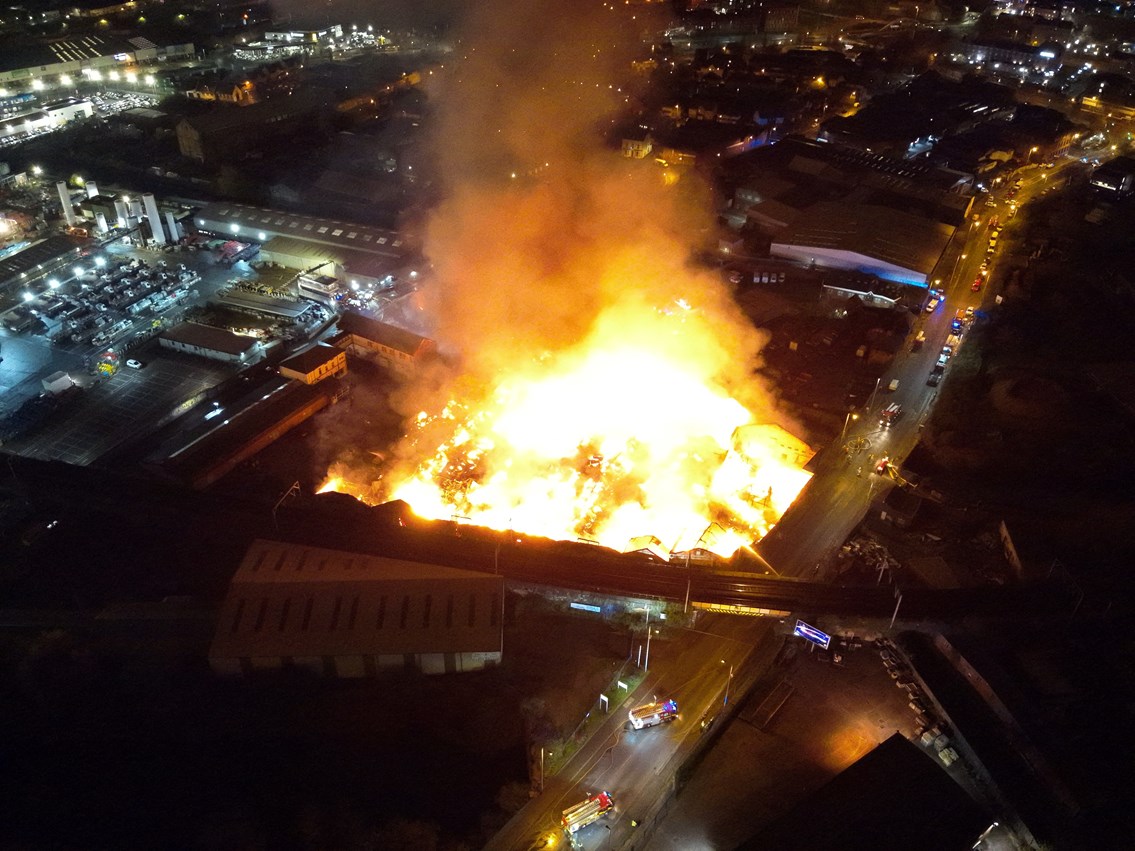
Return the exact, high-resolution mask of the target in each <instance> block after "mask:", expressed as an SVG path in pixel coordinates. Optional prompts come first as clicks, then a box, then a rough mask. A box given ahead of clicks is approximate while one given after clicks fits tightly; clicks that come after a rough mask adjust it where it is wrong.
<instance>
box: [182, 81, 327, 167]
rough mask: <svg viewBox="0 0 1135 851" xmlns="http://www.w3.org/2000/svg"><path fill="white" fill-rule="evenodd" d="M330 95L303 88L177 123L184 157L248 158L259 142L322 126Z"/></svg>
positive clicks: (213, 158)
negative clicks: (245, 156) (281, 95)
mask: <svg viewBox="0 0 1135 851" xmlns="http://www.w3.org/2000/svg"><path fill="white" fill-rule="evenodd" d="M329 102H330V101H329V94H328V93H327V92H325V91H322V90H319V89H301V90H300V91H298V92H296V93H295V94H293V95H291V96H289V97H277V98H272V99H271V100H265V101H262V102H260V103H253V104H251V105H249V106H242V107H239V108H238V107H235V106H218V107H216V108H214V109H212V110H210V111H209V112H206V113H203V114H201V115H193V116H189V117H187V118H183V119H181V121H179V122H178V123H177V147H178V150H179V151H180V152H181V155H182V156H183V157H188V158H189V159H192V160H197V161H198V162H213V161H215V160H218V159H224V158H227V157H233V156H244V155H246V154H247V153H248V152H249V151H251V150H255V149H256V148H257V145H258V143H260V142H265V141H269V138H268V137H269V136H270V137H271V141H279V140H280V139H283V138H287V137H290V136H294V135H295V134H297V133H299V132H300V131H301V130H304V129H306V128H308V127H309V126H311V125H312V124H313V123H319V122H320V121H321V120H322V117H323V116H324V115H325V114H326V113H327V112H328V111H329V109H330V106H329Z"/></svg>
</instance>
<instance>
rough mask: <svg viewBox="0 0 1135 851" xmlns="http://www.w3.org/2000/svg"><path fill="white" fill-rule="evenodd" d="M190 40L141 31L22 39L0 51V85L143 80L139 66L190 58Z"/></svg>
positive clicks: (20, 87)
mask: <svg viewBox="0 0 1135 851" xmlns="http://www.w3.org/2000/svg"><path fill="white" fill-rule="evenodd" d="M193 56H194V50H193V45H192V44H191V43H188V42H186V43H169V44H156V43H155V42H153V41H151V40H150V39H148V38H145V37H143V36H136V37H133V38H117V37H113V36H104V35H96V34H95V33H84V34H83V35H77V36H73V37H70V38H52V39H46V38H45V39H43V40H37V39H23V40H21V41H20V42H19V43H17V44H12V45H6V46H5V49H4V51H3V52H2V54H0V89H7V90H9V91H19V92H26V91H40V90H42V89H43V88H44V87H45V86H55V85H61V86H72V85H73V83H74V82H75V81H77V80H87V81H93V82H98V81H100V80H104V79H107V80H111V81H116V80H122V81H125V82H127V83H131V82H138V78H139V77H141V78H142V79H141V81H142V82H143V83H147V80H146V76H145V74H143V73H141V72H140V71H139V66H144V65H147V64H150V63H157V62H170V61H178V60H187V59H192V58H193Z"/></svg>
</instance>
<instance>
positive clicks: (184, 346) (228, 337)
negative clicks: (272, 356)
mask: <svg viewBox="0 0 1135 851" xmlns="http://www.w3.org/2000/svg"><path fill="white" fill-rule="evenodd" d="M158 340H159V342H160V343H161V345H162V346H163V347H164V348H167V349H173V350H174V351H178V352H186V353H188V354H191V355H199V356H200V357H204V358H210V359H212V360H221V361H227V362H229V363H252V362H254V361H256V359H257V358H259V357H260V351H261V345H260V341H259V340H257V339H255V338H254V337H242V336H241V335H239V334H234V333H233V332H232V331H226V330H224V329H223V328H213V327H212V326H210V325H200V324H198V323H196V322H183V323H182V324H181V325H176V326H174V327H173V328H170V329H169V330H168V331H166V332H164V333H163V334H162V335H161V337H159V338H158Z"/></svg>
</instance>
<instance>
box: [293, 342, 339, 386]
mask: <svg viewBox="0 0 1135 851" xmlns="http://www.w3.org/2000/svg"><path fill="white" fill-rule="evenodd" d="M346 374H347V353H346V352H344V351H342V350H341V349H337V348H335V347H334V346H329V345H327V344H326V343H320V344H319V345H317V346H313V347H312V348H310V349H307V350H306V351H302V352H300V353H299V354H298V355H292V357H290V358H288V359H287V360H285V361H281V362H280V375H282V376H284V378H294V379H296V380H297V381H302V382H303V383H304V384H315V383H316V382H317V381H322V380H323V379H325V378H330V377H332V376H340V375H346Z"/></svg>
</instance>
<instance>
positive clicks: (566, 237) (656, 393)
mask: <svg viewBox="0 0 1135 851" xmlns="http://www.w3.org/2000/svg"><path fill="white" fill-rule="evenodd" d="M637 27H638V22H636V21H634V20H633V18H632V13H631V12H628V11H627V10H626V8H625V7H622V6H619V7H608V6H606V5H602V4H598V3H595V4H591V5H588V4H586V3H583V4H579V3H563V2H560V3H556V2H552V0H543V2H531V0H523V2H487V3H483V4H480V5H478V6H476V8H475V9H473V10H471V12H470V16H469V18H468V20H467V21H466V22H465V24H464V25H463V26H462V27H461V28H460V31H459V32H460V35H459V37H457V38H455V42H454V43H455V46H456V48H455V53H454V55H453V57H452V61H447V62H446V63H445V68H443V69H440V73H439V74H435V75H433V76H431V78H430V81H431V82H430V87H429V94H430V98H431V104H432V124H431V134H430V138H431V146H432V149H433V157H434V160H435V162H436V169H437V172H436V173H437V174H438V175H439V181H440V183H441V185H442V186H443V188H444V191H443V197H444V200H443V201H442V202H441V203H440V204H438V205H437V207H436V208H434V209H433V210H432V211H431V213H430V214H429V215H428V217H427V219H426V222H425V224H424V227H423V244H424V248H425V253H426V256H427V259H428V260H429V263H430V271H429V273H428V276H427V283H426V284H425V286H424V288H423V290H422V292H421V293H420V294H419V295H420V296H421V302H420V304H421V305H422V307H423V312H424V315H425V316H426V317H428V318H429V321H430V322H431V324H432V328H431V334H432V336H433V337H434V338H435V339H436V341H437V343H438V346H439V348H440V350H441V351H442V352H443V353H445V354H446V355H447V356H448V363H451V364H456V365H457V366H456V372H445V374H442V375H438V374H437V373H434V374H432V375H429V376H425V377H422V378H420V379H419V380H417V381H414V382H411V383H410V384H409V385H407V386H406V387H405V388H404V389H403V391H402V392H401V393H399V394H397V395H396V396H395V399H394V404H395V407H396V408H397V409H398V410H399V411H400V413H402V414H403V415H404V416H405V417H406V418H407V430H408V432H409V434H408V436H407V437H406V439H405V440H403V441H402V442H401V444H400V445H399V446H398V447H397V448H396V449H395V450H394V452H393V456H392V457H391V458H390V459H388V463H387V465H386V466H387V469H386V470H385V480H384V482H383V483H381V484H380V485H379V486H378V487H377V488H375V489H372V490H370V491H369V492H366V490H367V487H368V486H367V484H366V483H367V482H368V481H369V480H370V479H371V478H373V474H371V475H367V474H365V473H363V472H361V471H352V470H346V469H344V468H343V467H342V466H340V467H339V468H334V469H333V474H335V475H337V476H343V477H344V478H346V479H347V480H348V481H349V482H351V483H352V485H353V487H350V488H347V489H348V490H351V491H352V492H355V493H356V494H358V495H361V496H364V498H368V499H387V498H392V497H399V498H405V499H407V500H408V501H409V502H410V503H411V505H412V506H414V507H415V509H416V510H422V509H423V508H424V509H425V510H426V511H427V512H428V513H432V515H433V516H450V515H454V514H456V515H464V516H470V517H472V518H473V519H474V520H476V521H477V522H483V523H484V524H485V525H492V526H495V527H496V528H501V529H504V528H517V529H522V530H524V531H531V532H534V533H536V534H548V535H551V536H553V537H555V536H562V535H584V536H587V537H595V538H602V539H604V541H605V542H614V543H612V545H613V546H620V547H621V546H622V545H623V543H625V542H626V540H627V538H628V537H630V536H637V535H641V534H648V533H658V534H673V535H677V534H678V533H679V532H681V531H682V530H683V529H686V530H689V529H692V530H694V535H693V537H694V539H695V540H696V539H697V536H698V535H699V534H701V531H702V529H704V528H705V525H706V523H709V522H713V523H714V524H715V525H719V526H720V527H723V528H724V529H728V530H730V532H733V533H736V534H737V535H740V536H741V538H742V539H743V538H744V537H745V534H746V533H747V534H748V538H749V540H751V539H752V537H753V534H754V533H758V532H759V533H763V531H764V530H767V528H768V526H769V525H770V524H771V523H772V522H775V519H776V518H777V517H779V514H780V512H781V511H783V509H784V508H785V507H786V501H787V502H790V501H791V499H792V498H794V497H795V494H796V493H797V492H798V490H799V488H800V487H802V486H803V482H804V481H805V480H806V474H802V473H800V471H799V470H797V469H795V468H791V469H789V467H791V465H788V466H785V465H784V464H783V462H782V460H781V458H780V456H774V457H775V458H776V460H775V461H770V462H769V463H767V464H765V469H764V471H763V473H761V474H759V475H758V473H757V467H756V466H753V459H752V457H751V456H750V457H749V458H748V459H747V460H746V459H739V458H733V457H732V455H734V454H735V453H730V448H731V446H730V444H731V440H732V435H733V433H734V430H735V429H737V428H738V427H740V426H742V425H745V424H746V423H749V422H752V421H753V420H757V421H764V422H769V421H774V420H776V419H778V417H777V416H776V406H775V404H774V401H773V399H772V398H771V396H769V395H768V393H767V392H766V390H765V389H764V387H763V386H762V385H761V384H760V382H758V381H756V380H755V379H754V376H753V369H754V367H755V366H756V362H757V355H758V352H759V350H760V347H761V345H762V344H763V341H764V337H763V335H762V334H761V333H760V332H758V331H756V330H755V329H753V328H752V326H751V325H750V324H749V323H748V321H747V320H746V319H745V318H744V316H743V315H742V314H741V313H740V311H739V309H738V308H737V307H736V305H735V304H734V302H733V301H732V299H731V297H730V294H729V292H728V290H727V289H726V288H725V287H724V285H723V284H722V282H721V281H720V279H719V278H718V276H717V275H716V274H713V273H711V272H708V271H706V270H705V269H699V268H697V267H695V266H693V265H692V264H691V262H690V261H691V256H692V254H693V253H694V250H695V248H698V247H702V245H703V244H704V243H705V242H706V241H708V240H709V239H710V238H711V235H712V231H711V228H712V227H713V211H712V206H711V203H710V202H711V196H710V193H709V191H708V189H707V188H706V187H705V186H703V185H701V184H700V182H699V180H698V178H697V176H696V174H695V173H694V172H692V171H691V172H688V173H686V174H684V175H683V176H682V178H681V179H680V180H677V181H675V180H674V179H673V174H670V175H669V177H670V179H667V180H664V179H663V177H664V176H666V175H665V174H664V172H663V171H662V170H661V169H659V168H658V167H657V166H656V165H655V164H654V163H653V162H641V161H631V160H626V159H623V158H622V157H621V156H620V154H619V152H618V151H617V149H616V148H615V147H614V146H612V145H611V144H609V142H608V138H607V137H608V136H609V135H610V132H611V129H612V126H613V121H614V118H615V116H616V115H617V114H618V113H619V110H620V108H621V107H623V106H624V104H625V103H626V102H627V101H628V99H630V98H631V97H632V96H633V95H632V93H630V92H628V91H627V89H626V86H627V81H628V79H629V77H630V74H629V60H630V57H631V56H632V55H633V54H634V53H636V52H639V51H641V49H642V44H641V43H640V42H639V41H638V39H637V38H636V33H637ZM419 412H422V413H421V414H419ZM789 441H791V438H789ZM733 448H734V449H736V447H735V446H734V447H733ZM727 453H729V454H730V455H731V458H730V461H729V462H727V463H724V464H723V461H725V456H726V454H727ZM470 483H472V485H471V484H470ZM774 491H776V493H775V494H774ZM518 516H519V517H520V518H521V520H520V522H518ZM654 525H662V526H665V527H667V529H666V530H661V529H659V530H656V529H654V528H652V526H654Z"/></svg>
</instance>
